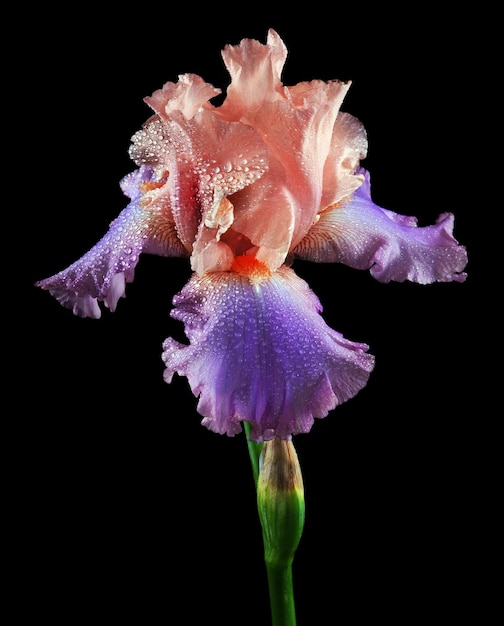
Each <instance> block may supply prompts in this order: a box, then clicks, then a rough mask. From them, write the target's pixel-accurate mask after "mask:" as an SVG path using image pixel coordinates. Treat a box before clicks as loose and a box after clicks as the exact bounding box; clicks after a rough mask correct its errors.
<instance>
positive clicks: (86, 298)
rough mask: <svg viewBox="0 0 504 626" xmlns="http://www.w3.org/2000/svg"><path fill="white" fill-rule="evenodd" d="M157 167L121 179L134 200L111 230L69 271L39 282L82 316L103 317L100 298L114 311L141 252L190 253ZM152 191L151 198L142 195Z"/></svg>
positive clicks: (124, 188)
mask: <svg viewBox="0 0 504 626" xmlns="http://www.w3.org/2000/svg"><path fill="white" fill-rule="evenodd" d="M152 176H153V173H152V170H151V169H150V168H148V167H145V166H144V167H142V168H140V169H138V170H136V171H135V172H133V173H132V174H129V175H128V176H126V177H125V178H124V179H123V181H121V187H122V189H123V191H124V193H125V194H127V195H129V196H130V198H131V199H132V201H131V202H130V204H129V205H128V206H127V207H126V208H125V209H124V210H123V211H122V212H121V213H120V214H119V216H118V217H117V218H116V219H115V220H114V221H113V222H112V223H111V225H110V229H109V231H108V232H107V233H106V234H105V236H104V237H103V238H102V239H101V240H100V241H99V242H98V243H97V244H96V245H95V246H93V248H91V250H89V252H87V253H86V254H85V255H84V256H82V257H81V258H80V259H79V260H78V261H76V262H75V263H73V264H72V265H70V266H69V267H67V268H66V269H65V270H63V271H61V272H59V273H57V274H55V275H54V276H51V277H50V278H46V279H44V280H41V281H39V282H38V283H36V285H37V286H38V287H41V288H42V289H46V290H47V291H49V292H50V293H51V295H53V296H54V297H55V298H56V299H57V300H58V302H59V303H60V304H61V305H63V306H64V307H66V308H69V309H72V310H73V312H74V314H75V315H78V316H79V317H93V318H99V317H100V316H101V310H100V307H99V305H98V302H99V301H103V302H104V304H105V305H106V306H107V307H108V308H109V309H110V310H111V311H114V310H115V308H116V306H117V302H118V301H119V299H120V298H121V297H123V296H124V295H125V288H126V283H130V282H132V280H133V277H134V271H135V267H136V265H137V263H138V258H139V256H140V254H141V253H142V252H148V253H152V254H159V255H163V256H185V255H187V254H188V253H187V251H186V250H185V248H184V247H183V246H182V244H181V243H180V240H179V239H178V238H177V236H176V232H175V228H174V224H173V222H172V221H170V219H169V216H168V214H167V212H166V211H164V212H163V211H162V210H161V207H162V204H159V203H158V202H156V201H155V200H154V199H155V197H156V194H158V193H159V191H158V188H157V187H156V185H155V184H154V186H153V188H152V189H150V185H152V184H153V183H152ZM142 188H144V189H145V190H147V192H146V195H150V196H152V198H147V197H146V196H144V195H143V194H142Z"/></svg>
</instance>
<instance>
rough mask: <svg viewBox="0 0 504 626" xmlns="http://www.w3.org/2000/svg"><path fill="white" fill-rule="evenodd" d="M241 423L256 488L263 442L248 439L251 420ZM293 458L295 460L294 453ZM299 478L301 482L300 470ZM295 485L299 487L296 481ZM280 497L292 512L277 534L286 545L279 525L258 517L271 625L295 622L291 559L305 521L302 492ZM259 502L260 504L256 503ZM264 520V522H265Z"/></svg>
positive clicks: (285, 510) (292, 624)
mask: <svg viewBox="0 0 504 626" xmlns="http://www.w3.org/2000/svg"><path fill="white" fill-rule="evenodd" d="M243 426H244V430H245V434H246V437H247V447H248V452H249V456H250V461H251V464H252V472H253V475H254V484H255V486H256V490H257V486H258V480H259V472H260V456H261V452H262V450H263V447H264V444H263V443H257V442H255V441H250V432H251V427H250V424H249V423H248V422H243ZM294 454H295V452H294ZM295 458H296V463H297V455H296V457H295ZM298 480H299V482H301V483H302V479H301V475H300V474H299V477H298ZM293 485H294V483H293ZM293 485H291V487H293ZM297 486H298V487H299V484H298V485H297ZM282 497H283V503H284V506H280V510H282V511H283V512H284V513H286V512H287V509H288V510H290V513H291V515H290V516H289V515H288V514H287V519H286V520H284V522H283V523H284V524H285V523H286V526H285V525H282V527H281V529H280V535H282V536H284V535H285V538H286V540H287V546H283V545H282V542H281V539H280V537H279V536H277V533H278V530H279V529H278V528H276V527H275V524H273V526H271V527H270V526H269V525H268V523H267V522H265V520H264V519H261V525H262V527H263V541H264V548H265V550H264V562H265V564H266V572H267V577H268V590H269V599H270V607H271V619H272V626H296V610H295V605H294V585H293V578H292V561H293V558H294V553H295V549H296V547H297V542H298V541H299V537H300V536H301V532H302V527H303V522H304V499H303V496H301V499H300V496H299V493H298V492H297V491H296V490H295V489H291V491H290V492H289V493H287V494H282ZM258 506H260V505H259V503H258ZM289 507H291V508H289ZM261 510H262V509H260V510H259V517H260V518H261ZM262 513H263V514H264V510H262ZM274 517H275V516H273V520H272V521H274ZM264 524H266V526H265V525H264ZM270 530H271V531H272V532H273V536H270V532H269V531H270ZM287 537H290V539H287ZM279 542H280V543H279ZM291 542H293V543H294V545H292V543H291ZM283 548H286V550H287V552H284V551H283Z"/></svg>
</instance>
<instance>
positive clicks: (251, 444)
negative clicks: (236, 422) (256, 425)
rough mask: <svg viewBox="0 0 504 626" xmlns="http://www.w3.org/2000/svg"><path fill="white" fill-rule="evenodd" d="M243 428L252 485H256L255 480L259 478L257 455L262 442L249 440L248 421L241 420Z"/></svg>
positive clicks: (259, 454)
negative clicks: (250, 466)
mask: <svg viewBox="0 0 504 626" xmlns="http://www.w3.org/2000/svg"><path fill="white" fill-rule="evenodd" d="M243 428H244V429H245V435H246V437H247V447H248V451H249V456H250V462H251V463H252V474H253V475H254V485H255V486H256V487H257V480H258V478H259V457H260V456H261V450H262V449H263V445H264V444H263V443H257V441H250V431H251V427H250V424H249V423H248V422H243Z"/></svg>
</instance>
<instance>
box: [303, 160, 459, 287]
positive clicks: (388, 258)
mask: <svg viewBox="0 0 504 626" xmlns="http://www.w3.org/2000/svg"><path fill="white" fill-rule="evenodd" d="M361 171H362V172H363V173H364V175H365V181H364V183H363V184H362V186H361V187H360V188H359V189H358V190H357V191H356V192H355V193H354V194H353V195H352V196H351V197H350V198H348V199H347V200H344V201H342V202H341V203H338V204H336V205H334V206H332V207H329V208H328V209H327V210H326V211H324V212H322V213H321V214H320V219H319V220H318V221H317V222H316V223H315V224H314V226H312V228H311V229H310V231H309V232H308V234H307V236H306V237H305V238H304V239H303V240H302V241H301V242H300V243H299V245H298V246H296V247H295V248H294V250H293V255H294V257H298V258H302V259H306V260H309V261H315V262H318V263H332V262H339V263H344V264H345V265H348V266H350V267H353V268H356V269H369V270H370V272H371V274H372V276H374V277H375V278H376V279H377V280H379V281H380V282H383V283H386V282H389V281H392V280H393V281H398V282H401V281H404V280H410V281H412V282H416V283H421V284H428V283H433V282H450V281H457V282H463V281H464V280H465V279H466V277H467V274H466V273H465V272H463V270H464V268H465V267H466V265H467V251H466V249H465V247H464V246H462V245H460V244H459V243H458V242H457V240H456V239H455V238H454V237H453V224H454V217H453V215H452V214H451V213H442V214H441V215H440V216H439V217H438V219H437V220H436V223H435V224H433V225H432V226H422V227H418V226H417V220H416V218H415V217H410V216H406V215H400V214H398V213H394V212H393V211H389V210H387V209H383V208H381V207H379V206H378V205H376V204H375V203H374V202H373V201H372V200H371V190H370V179H369V173H368V172H366V171H365V170H364V169H363V168H361Z"/></svg>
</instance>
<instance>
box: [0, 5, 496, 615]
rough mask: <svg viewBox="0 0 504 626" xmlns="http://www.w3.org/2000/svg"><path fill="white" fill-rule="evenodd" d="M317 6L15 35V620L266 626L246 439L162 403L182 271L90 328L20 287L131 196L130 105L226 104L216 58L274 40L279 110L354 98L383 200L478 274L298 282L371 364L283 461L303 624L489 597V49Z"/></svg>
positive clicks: (171, 400) (134, 120)
mask: <svg viewBox="0 0 504 626" xmlns="http://www.w3.org/2000/svg"><path fill="white" fill-rule="evenodd" d="M277 6H278V5H277ZM321 6H322V5H320V4H314V5H313V7H312V6H308V7H306V6H304V7H303V8H302V10H301V8H294V5H285V8H282V9H278V8H277V9H272V8H271V7H269V8H268V6H266V7H260V6H258V5H257V4H246V5H232V6H226V5H217V4H212V5H209V6H205V7H203V8H202V7H201V5H199V6H192V5H190V4H187V5H185V6H183V5H182V6H179V7H177V8H173V7H172V6H170V5H169V4H163V5H153V4H149V5H145V6H136V7H134V8H128V9H126V8H123V9H121V10H120V11H113V12H111V13H110V14H107V15H105V14H102V11H101V10H100V9H98V8H91V7H88V6H86V7H82V8H75V9H72V12H67V11H66V10H65V9H58V11H56V10H54V12H52V11H51V10H50V9H48V8H47V7H45V8H44V9H43V10H42V9H40V10H38V11H37V13H33V12H31V14H30V20H31V23H32V24H33V25H36V24H40V26H39V27H38V28H32V30H30V31H24V30H22V31H20V34H19V35H20V41H21V42H22V43H21V44H20V45H24V42H26V45H28V47H29V50H30V53H29V55H28V57H27V59H26V61H24V62H22V63H20V64H19V65H18V68H17V70H18V71H16V72H15V73H16V76H15V78H14V79H13V85H14V86H13V88H12V92H11V96H12V97H11V106H12V107H13V109H14V110H15V111H16V113H15V114H14V113H13V118H12V119H13V120H14V119H16V124H14V121H13V126H14V125H16V127H17V122H18V121H19V119H23V120H24V123H23V125H22V126H23V131H22V133H21V135H19V134H18V133H17V132H16V139H15V147H14V160H15V164H14V167H13V178H14V180H13V181H10V182H9V181H7V182H8V183H9V185H10V184H11V183H12V184H13V185H15V190H17V191H15V190H13V189H12V188H11V191H10V193H11V194H13V196H14V200H13V205H14V213H15V218H14V223H15V230H12V231H11V233H12V235H10V234H8V235H7V238H8V239H9V238H10V237H11V236H12V240H11V241H10V244H11V245H13V246H14V247H15V248H16V251H17V252H16V258H15V260H13V261H12V265H15V268H14V269H15V270H16V272H17V271H18V270H19V271H20V274H21V276H20V278H19V279H17V278H16V280H15V283H16V284H15V287H14V291H16V290H17V288H18V287H19V286H21V289H22V298H23V299H22V300H21V304H22V306H21V307H18V306H17V303H18V302H19V301H20V300H19V299H18V298H17V297H16V298H15V302H11V305H10V306H9V308H8V310H7V313H8V314H9V319H10V322H9V325H6V326H5V328H6V329H7V330H6V332H7V342H6V343H7V344H11V342H12V340H14V342H13V343H14V344H15V346H16V350H15V356H14V357H13V360H11V361H10V363H11V365H10V366H9V368H8V370H9V371H8V377H7V381H8V389H7V391H8V392H9V391H11V390H13V391H14V398H15V401H14V403H13V404H12V405H11V406H13V407H14V408H13V410H9V420H8V421H9V423H10V424H14V434H13V435H12V436H10V437H8V438H7V441H6V445H7V448H8V449H7V452H11V453H12V461H11V462H9V468H8V472H7V479H8V483H9V484H10V485H12V487H13V488H12V494H13V504H12V506H10V507H9V511H10V512H12V517H11V519H12V520H13V527H14V534H13V535H12V541H10V544H11V545H12V546H13V548H14V552H15V555H16V556H15V560H14V563H13V566H12V572H11V580H12V582H13V584H14V588H15V589H16V590H19V589H22V590H23V593H22V597H21V599H20V600H19V602H17V610H18V612H19V614H20V615H21V616H23V615H24V616H27V615H28V611H33V610H34V611H35V614H36V615H38V616H39V617H40V618H50V621H51V622H52V623H61V624H74V623H78V622H81V623H95V622H96V621H98V619H99V620H100V621H101V622H110V623H123V622H126V621H129V622H131V623H137V624H162V623H181V624H188V623H191V624H193V623H194V624H197V623H200V622H201V623H203V622H205V623H206V622H211V623H218V624H220V625H227V624H237V625H240V624H257V625H258V626H262V625H265V626H267V625H268V624H269V623H270V622H269V620H270V618H269V605H268V597H267V586H266V578H265V571H264V564H263V561H262V553H261V551H262V539H261V531H260V526H259V522H258V519H257V513H256V508H255V500H254V497H255V494H254V489H253V483H252V475H251V470H250V465H249V460H248V456H247V449H246V443H245V439H244V436H237V437H235V438H228V437H225V436H219V435H216V434H214V433H210V432H209V431H207V430H206V429H205V428H204V427H202V426H201V425H200V419H201V417H200V416H199V415H198V413H197V412H196V409H195V406H196V400H195V399H194V397H193V396H192V394H191V393H190V391H189V389H188V385H187V381H186V380H185V379H180V378H178V377H175V378H174V381H173V382H172V384H171V385H167V384H166V383H164V382H163V378H162V372H163V364H162V361H161V344H162V341H163V340H164V339H165V338H166V337H167V336H169V335H173V336H175V337H177V338H179V339H182V337H183V333H182V329H181V326H179V324H178V323H177V322H175V321H174V320H172V319H171V318H170V308H171V300H172V297H173V295H174V294H175V293H176V292H177V291H178V290H179V289H180V288H181V287H182V286H183V285H184V284H185V282H186V281H187V279H188V278H189V267H188V262H187V261H186V260H179V259H164V258H158V257H149V256H143V257H142V258H141V260H140V263H139V265H138V266H137V270H136V278H135V281H134V282H133V283H132V284H130V285H129V286H128V287H127V297H126V298H125V299H123V300H121V301H120V303H119V305H118V308H117V311H116V312H115V313H113V314H111V313H110V312H108V311H106V312H104V314H103V316H102V319H101V320H99V321H97V320H89V319H79V318H76V317H74V316H73V315H72V314H71V312H70V311H68V310H66V309H63V308H62V307H60V305H58V303H57V302H56V301H55V300H54V299H53V298H51V297H50V296H49V295H48V293H46V292H43V291H41V290H39V289H36V288H35V287H34V286H33V284H34V283H35V281H36V280H39V279H42V278H45V277H47V276H49V275H52V274H54V273H56V272H57V271H59V270H61V269H63V268H65V267H66V266H67V265H69V264H70V263H71V262H73V261H74V260H76V259H77V258H78V257H80V256H81V255H82V254H83V253H84V252H86V251H87V250H88V249H89V248H90V247H91V246H92V245H93V244H94V243H95V242H96V241H98V239H99V238H100V237H101V236H102V235H103V234H104V233H105V231H106V229H107V227H108V224H109V222H110V221H111V220H112V219H113V218H114V217H116V215H117V214H118V213H119V212H120V211H121V210H122V208H124V206H125V205H126V199H125V197H124V196H123V195H122V193H121V191H120V189H119V180H120V179H121V178H122V177H123V176H124V175H125V174H127V173H128V172H130V171H131V170H132V169H134V164H133V163H132V162H131V161H130V159H129V157H128V154H127V150H128V147H129V143H130V137H131V135H132V134H133V133H134V132H136V130H138V129H139V128H140V127H141V125H142V123H143V122H144V121H145V120H146V119H147V117H148V116H150V114H151V110H150V109H149V108H148V107H147V105H146V104H145V103H144V102H143V98H144V97H145V96H147V95H150V94H151V93H152V92H153V91H154V90H156V89H158V88H160V87H161V86H162V84H163V83H164V82H166V81H176V80H177V76H178V75H179V74H182V73H186V72H192V73H196V74H199V75H201V76H202V77H203V78H204V79H205V80H206V81H208V82H210V83H212V84H213V85H215V86H218V87H220V88H221V89H223V90H225V88H226V86H227V84H228V74H227V72H226V70H225V67H224V64H223V62H222V59H221V56H220V51H221V49H222V48H223V47H224V45H225V44H227V43H231V44H238V43H239V41H240V40H241V39H242V38H243V37H250V38H255V39H259V40H260V41H262V42H265V40H266V35H267V30H268V28H270V27H271V28H274V29H276V30H277V32H278V33H279V34H280V36H281V37H282V38H283V40H284V42H285V44H286V46H287V48H288V50H289V56H288V58H287V62H286V65H285V68H284V72H283V81H284V83H285V84H289V85H290V84H294V83H296V82H299V81H301V80H312V79H316V78H318V79H323V80H330V79H334V78H337V79H341V80H352V86H351V88H350V91H349V93H348V96H347V98H346V100H345V102H344V105H343V109H344V110H346V111H348V112H349V113H352V114H353V115H355V116H356V117H358V118H359V119H360V120H361V121H362V122H363V123H364V125H365V126H366V129H367V132H368V138H369V154H368V157H367V158H366V160H365V161H364V162H363V165H364V166H365V167H366V168H367V169H368V170H369V171H370V172H371V180H372V193H373V197H374V200H375V201H376V202H377V203H378V204H380V205H381V206H384V207H386V208H388V209H391V210H395V211H397V212H399V213H402V214H407V215H415V216H417V217H418V218H419V222H420V224H421V225H426V224H430V223H432V222H433V221H434V220H435V218H436V217H437V215H438V214H439V213H441V212H444V211H452V212H453V213H454V214H455V216H456V219H455V231H454V234H455V237H456V238H457V239H458V241H459V242H460V243H462V244H464V245H466V247H467V249H468V254H469V264H468V266H467V271H468V275H469V276H468V279H467V281H466V282H465V283H463V284H457V283H449V284H435V285H430V286H421V285H414V284H409V283H403V284H387V285H383V284H379V283H377V282H376V281H375V280H374V279H372V278H371V276H370V275H369V274H368V273H367V272H359V271H357V270H351V269H349V268H347V267H344V266H340V265H313V264H309V263H302V262H296V265H295V270H296V271H297V273H298V274H299V275H301V276H302V277H304V278H305V279H306V280H307V281H308V282H309V284H310V286H311V287H312V289H313V290H314V291H315V293H316V294H317V295H318V296H319V298H320V300H321V301H322V304H323V306H324V318H325V319H326V321H327V323H328V324H329V325H330V326H332V327H333V328H336V329H337V330H339V331H340V332H342V333H343V334H344V335H345V337H347V338H349V339H351V340H354V341H361V342H365V343H367V344H368V345H369V346H370V352H372V353H373V354H374V355H375V356H376V368H375V370H374V372H373V373H372V375H371V378H370V381H369V384H368V385H367V387H366V388H365V389H364V390H362V391H361V392H360V393H359V394H358V396H356V397H355V398H354V399H352V400H351V401H349V402H347V403H346V404H344V405H342V406H341V407H339V408H337V409H336V410H335V411H333V412H332V413H331V414H330V415H329V416H328V417H327V418H326V419H324V420H317V423H316V424H315V425H314V427H313V429H312V431H311V432H310V434H308V435H300V436H297V437H295V439H294V442H295V445H296V448H297V451H298V455H299V458H300V463H301V466H302V469H303V475H304V481H305V495H306V525H305V531H304V534H303V537H302V540H301V543H300V546H299V549H298V552H297V555H296V559H295V562H294V580H295V590H296V604H297V610H298V624H299V626H319V625H322V624H333V623H334V624H336V623H341V624H354V623H361V622H363V621H366V622H369V620H370V619H372V618H380V619H383V620H385V621H387V622H388V623H400V624H408V623H412V622H413V621H415V620H419V621H423V622H429V623H430V622H431V619H432V617H433V616H434V615H435V616H436V618H437V619H438V621H455V620H454V616H471V615H474V616H477V617H478V618H480V617H481V611H484V610H485V609H484V607H485V606H486V605H487V604H488V600H489V599H491V597H492V595H493V589H492V583H491V580H489V581H488V582H487V583H486V584H485V585H484V589H483V588H482V587H481V586H480V583H481V579H482V576H484V563H483V561H482V558H481V557H482V556H483V555H487V550H488V548H487V546H486V543H485V542H486V531H485V532H484V529H485V528H486V526H487V524H489V523H490V521H491V512H490V510H491V509H489V508H488V501H487V497H488V495H487V492H486V483H487V478H488V474H489V473H490V472H491V471H492V462H493V459H492V458H491V455H487V454H486V447H487V445H488V440H487V438H486V435H487V432H488V431H489V430H490V426H488V423H487V419H488V412H487V410H486V405H487V403H488V393H487V392H488V391H489V387H491V383H489V382H488V375H490V373H488V375H486V374H485V371H486V370H487V369H490V367H489V366H488V364H487V359H488V356H487V355H486V354H485V353H486V351H487V349H488V348H487V347H486V344H487V341H488V340H489V339H490V337H489V336H488V335H487V336H485V332H483V333H482V332H481V321H482V319H483V318H485V319H486V323H488V324H490V321H489V316H490V314H491V312H492V310H493V307H494V302H493V296H491V295H487V294H489V292H488V291H487V290H485V289H484V288H483V284H482V280H483V276H487V274H486V273H485V270H486V266H485V262H484V261H483V255H484V254H485V252H484V250H483V245H482V243H481V239H482V235H480V234H479V232H482V227H481V219H482V213H483V209H482V208H481V206H480V199H481V195H482V189H483V187H484V186H485V184H487V183H485V182H484V181H482V180H481V177H482V175H483V172H484V171H485V170H486V165H485V164H484V163H483V162H482V160H484V159H483V157H482V155H481V154H478V153H477V151H476V152H475V151H474V147H473V142H474V140H475V134H477V133H476V131H475V128H474V124H475V120H474V117H475V114H474V112H473V102H474V100H476V99H477V96H476V93H477V89H476V84H477V83H478V78H479V77H478V75H477V74H478V73H477V71H476V70H475V67H478V66H477V65H476V66H475V55H476V53H478V54H479V53H481V52H482V51H481V46H485V45H486V43H487V42H486V38H485V28H484V27H483V26H482V24H481V22H479V21H478V19H477V18H476V16H474V15H472V14H469V13H467V14H464V13H461V12H460V9H459V11H458V13H457V15H456V16H454V15H446V14H444V16H443V15H440V14H438V12H437V11H436V10H435V8H430V9H428V10H427V9H426V8H425V6H424V5H421V6H420V5H418V8H415V6H412V7H411V8H409V9H408V10H407V11H401V10H399V11H398V10H396V9H393V10H392V9H390V10H388V9H387V8H386V7H382V8H381V9H380V10H379V11H374V12H368V11H366V10H364V9H363V8H362V7H353V8H352V7H347V8H346V9H342V8H341V7H338V6H333V7H332V11H333V12H330V13H327V12H326V11H327V10H328V8H329V5H327V8H318V7H321ZM331 6H332V5H331ZM393 6H398V5H395V4H393ZM422 7H423V8H422ZM478 37H480V38H481V37H483V40H484V42H483V43H482V44H481V43H480V44H478V45H476V44H475V39H476V38H478ZM480 40H481V39H480ZM476 48H478V49H476ZM483 57H485V58H487V59H488V58H490V57H491V49H490V47H488V49H487V51H486V52H484V53H483V54H481V58H483ZM7 130H8V131H9V130H11V129H7ZM475 170H476V171H478V174H477V175H475ZM487 226H488V225H487ZM487 314H488V319H487ZM485 330H486V331H487V332H488V334H490V333H491V331H490V328H486V329H485V326H484V327H483V331H485ZM483 621H484V620H483Z"/></svg>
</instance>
